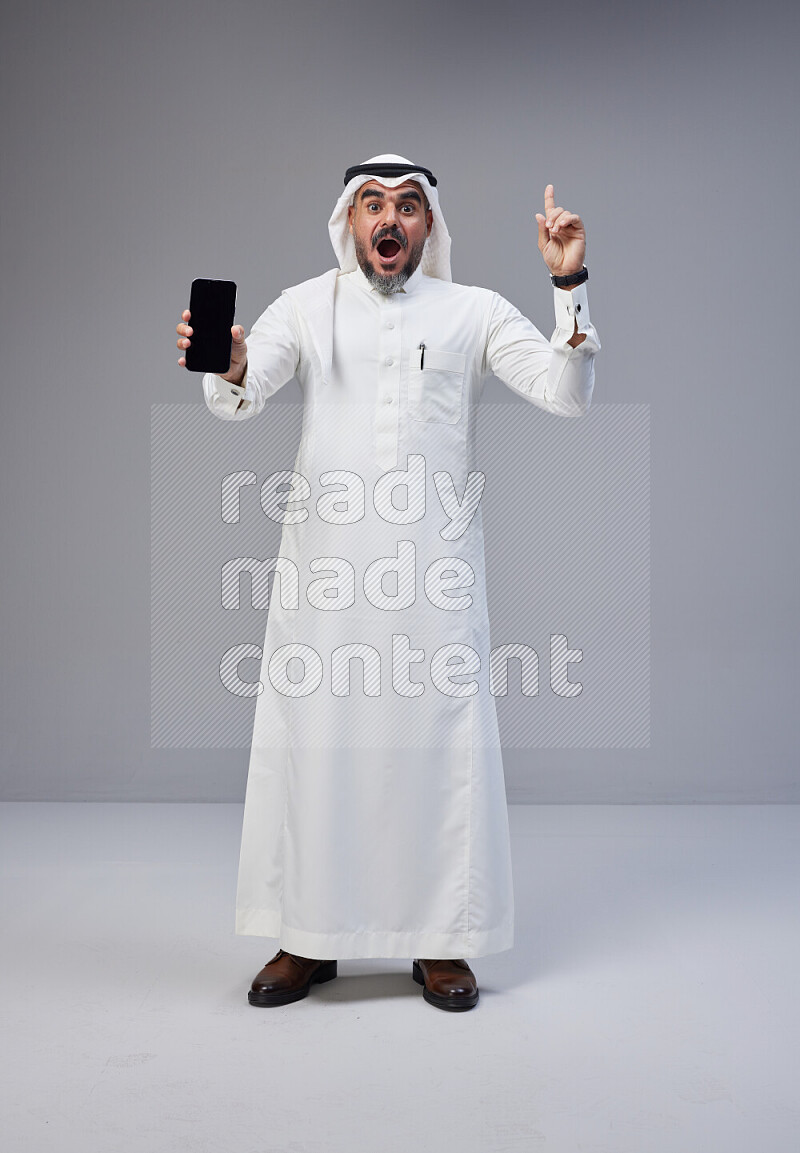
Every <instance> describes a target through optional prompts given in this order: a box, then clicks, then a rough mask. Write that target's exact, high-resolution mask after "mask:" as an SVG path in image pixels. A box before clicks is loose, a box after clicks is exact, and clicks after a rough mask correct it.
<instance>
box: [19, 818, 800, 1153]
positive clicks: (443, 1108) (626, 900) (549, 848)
mask: <svg viewBox="0 0 800 1153" xmlns="http://www.w3.org/2000/svg"><path fill="white" fill-rule="evenodd" d="M510 816H511V827H512V837H513V847H514V881H515V895H516V944H515V946H514V948H513V949H512V950H510V951H509V952H506V953H500V954H495V955H493V956H490V957H483V958H478V959H475V960H474V961H473V962H472V967H473V969H474V971H475V973H476V975H477V977H478V981H479V984H480V988H481V999H480V1001H479V1003H478V1006H477V1007H476V1008H475V1009H473V1010H471V1011H470V1012H467V1013H444V1012H441V1011H440V1010H438V1009H435V1008H433V1007H431V1006H429V1005H427V1004H426V1003H425V1002H424V1001H423V1000H422V996H421V988H420V986H419V985H416V984H415V983H414V982H413V981H412V979H411V960H410V958H409V960H408V962H405V961H397V960H390V961H376V960H370V961H353V960H350V961H340V963H339V974H340V975H339V977H338V979H337V980H335V981H331V982H329V983H328V984H325V985H321V986H314V987H312V989H311V993H310V995H309V996H308V997H307V998H306V999H305V1000H303V1001H299V1002H297V1003H296V1004H294V1005H287V1006H284V1007H281V1008H276V1009H254V1008H251V1007H250V1006H249V1005H248V1003H247V997H246V994H247V989H248V987H249V984H250V981H251V979H252V977H253V976H254V974H255V973H256V972H257V971H258V970H259V969H260V968H261V966H262V965H263V964H264V962H265V961H266V960H267V959H268V958H269V957H270V956H271V955H272V954H273V953H274V951H275V949H276V948H277V943H276V942H275V941H274V940H273V939H271V938H270V939H258V938H253V937H236V936H235V935H234V933H233V899H234V887H235V880H236V867H237V863H238V843H239V832H240V825H241V806H239V805H169V804H153V805H145V804H33V803H31V804H28V803H16V804H14V803H11V804H5V805H3V806H0V817H1V818H2V842H0V846H1V847H0V869H1V874H0V875H2V885H3V909H2V927H3V934H2V973H3V978H4V980H3V983H2V988H3V994H2V1002H0V1014H1V1016H0V1020H1V1021H2V1035H3V1046H4V1059H3V1068H2V1116H3V1120H2V1122H0V1132H1V1133H2V1141H3V1147H4V1148H5V1149H8V1150H13V1151H14V1153H17V1151H25V1150H29V1151H31V1153H48V1151H50V1150H53V1151H57V1153H95V1151H96V1153H161V1151H167V1150H169V1151H173V1150H174V1151H175V1153H178V1151H180V1153H206V1151H212V1150H213V1151H217V1150H219V1151H220V1153H222V1151H224V1153H277V1151H281V1153H340V1151H345V1150H346V1151H347V1153H353V1151H354V1150H355V1149H356V1148H359V1149H365V1150H370V1151H371V1153H401V1151H402V1153H412V1151H413V1153H434V1151H435V1153H472V1151H473V1150H474V1151H480V1153H505V1151H515V1153H516V1151H518V1150H519V1151H521V1150H525V1151H528V1150H531V1151H537V1150H553V1151H555V1153H577V1151H587V1153H600V1151H601V1150H602V1151H608V1153H628V1151H630V1153H662V1151H663V1153H695V1151H696V1153H717V1151H720V1153H754V1151H755V1150H767V1151H769V1153H790V1151H791V1153H796V1150H797V1149H800V1088H799V1086H800V1062H799V1061H798V1053H799V1052H800V1044H799V1043H798V1037H800V997H799V996H798V979H799V975H800V930H799V929H798V907H799V903H798V877H799V876H800V808H798V807H791V806H787V807H783V806H698V807H690V806H670V807H662V806H591V805H590V806H542V807H531V806H518V805H514V806H512V807H511V808H510Z"/></svg>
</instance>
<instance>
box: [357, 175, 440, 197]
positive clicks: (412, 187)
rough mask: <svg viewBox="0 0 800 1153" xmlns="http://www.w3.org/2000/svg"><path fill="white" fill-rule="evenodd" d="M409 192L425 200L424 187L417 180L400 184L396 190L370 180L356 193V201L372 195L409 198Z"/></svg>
mask: <svg viewBox="0 0 800 1153" xmlns="http://www.w3.org/2000/svg"><path fill="white" fill-rule="evenodd" d="M409 192H416V193H417V194H418V195H419V196H421V197H422V198H423V199H425V193H424V191H423V189H422V185H421V184H419V183H418V182H417V181H416V180H404V181H403V183H402V184H398V185H397V187H396V188H389V187H388V186H387V185H386V184H381V182H380V180H368V181H367V183H366V184H362V186H361V187H360V188H359V189H358V191H357V192H356V195H355V198H356V200H357V201H358V200H364V199H366V197H367V196H369V195H370V193H378V194H380V195H381V196H385V197H386V196H397V197H403V196H408V194H409Z"/></svg>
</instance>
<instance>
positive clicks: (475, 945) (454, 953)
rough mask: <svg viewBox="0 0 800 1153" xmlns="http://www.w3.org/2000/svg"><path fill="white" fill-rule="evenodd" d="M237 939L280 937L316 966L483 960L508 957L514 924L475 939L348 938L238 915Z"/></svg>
mask: <svg viewBox="0 0 800 1153" xmlns="http://www.w3.org/2000/svg"><path fill="white" fill-rule="evenodd" d="M235 932H236V935H237V936H244V937H274V938H275V939H276V940H277V941H278V945H279V947H280V948H281V949H285V950H286V951H287V953H294V954H295V955H296V956H298V957H312V958H314V959H315V960H316V959H320V960H354V959H357V958H373V957H405V958H408V957H411V958H414V957H436V958H438V959H441V960H444V959H445V958H454V957H458V958H462V957H463V958H464V959H465V960H466V959H467V958H469V957H483V956H486V954H488V953H502V952H504V951H505V950H506V949H510V948H512V946H513V944H514V922H513V918H512V919H509V920H507V921H504V922H503V923H502V924H500V925H497V926H495V927H494V928H492V929H480V930H473V931H472V932H470V933H431V932H427V931H425V930H413V929H412V930H409V931H407V932H402V933H400V932H393V931H390V930H385V929H378V930H363V929H359V930H355V931H353V932H346V933H308V932H306V931H305V930H304V929H293V928H291V927H290V926H289V925H285V924H283V923H282V922H281V915H280V913H278V912H275V911H274V910H270V909H250V910H247V909H237V912H236V929H235Z"/></svg>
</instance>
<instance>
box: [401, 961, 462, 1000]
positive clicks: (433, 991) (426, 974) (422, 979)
mask: <svg viewBox="0 0 800 1153" xmlns="http://www.w3.org/2000/svg"><path fill="white" fill-rule="evenodd" d="M411 973H412V976H413V978H414V980H415V981H416V982H417V984H418V985H422V986H424V987H423V990H422V996H423V997H424V998H425V1000H426V1001H427V1002H428V1004H429V1005H435V1006H436V1008H437V1009H449V1010H451V1011H454V1012H458V1011H459V1010H460V1009H471V1008H472V1007H473V1006H474V1005H477V1003H478V982H477V980H476V979H475V974H474V973H473V972H472V969H470V967H469V965H468V964H467V962H466V961H462V960H459V961H455V960H447V961H425V960H422V959H420V960H419V961H414V964H413V965H412V968H411Z"/></svg>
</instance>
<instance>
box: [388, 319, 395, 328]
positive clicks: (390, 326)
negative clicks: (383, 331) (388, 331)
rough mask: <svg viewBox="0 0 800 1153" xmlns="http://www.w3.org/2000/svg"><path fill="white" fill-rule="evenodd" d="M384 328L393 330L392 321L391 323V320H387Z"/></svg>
mask: <svg viewBox="0 0 800 1153" xmlns="http://www.w3.org/2000/svg"><path fill="white" fill-rule="evenodd" d="M386 327H387V328H394V321H392V320H387V322H386Z"/></svg>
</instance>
